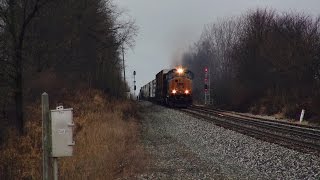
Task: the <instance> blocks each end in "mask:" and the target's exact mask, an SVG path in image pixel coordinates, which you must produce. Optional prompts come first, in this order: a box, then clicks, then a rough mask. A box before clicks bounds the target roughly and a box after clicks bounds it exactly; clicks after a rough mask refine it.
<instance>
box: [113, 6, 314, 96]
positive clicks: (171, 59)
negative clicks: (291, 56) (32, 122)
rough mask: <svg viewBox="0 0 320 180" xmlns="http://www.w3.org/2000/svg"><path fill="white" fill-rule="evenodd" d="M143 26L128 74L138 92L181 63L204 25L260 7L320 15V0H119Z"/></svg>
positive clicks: (128, 56) (131, 53)
mask: <svg viewBox="0 0 320 180" xmlns="http://www.w3.org/2000/svg"><path fill="white" fill-rule="evenodd" d="M114 3H115V4H116V5H117V6H118V7H119V8H120V9H124V10H125V11H126V13H127V14H129V15H130V16H131V17H132V18H133V19H135V21H136V25H137V26H138V27H139V32H138V36H137V37H136V43H135V47H134V48H133V50H129V51H127V54H126V55H125V59H126V74H127V80H128V81H129V84H130V85H131V86H132V84H133V83H132V82H133V75H132V73H133V71H134V70H135V71H136V72H137V76H136V81H137V92H138V91H139V89H140V87H141V86H142V85H144V84H146V83H148V82H149V81H151V80H153V79H154V78H155V74H156V73H157V72H159V71H160V70H161V69H166V68H170V67H172V66H173V65H174V64H177V62H179V60H180V57H181V54H182V52H183V50H184V49H185V48H188V46H190V45H192V44H193V43H194V42H196V41H197V40H198V39H199V36H200V35H201V32H202V29H203V26H204V25H206V24H209V23H213V22H215V21H217V20H218V19H221V18H228V17H232V16H241V15H242V14H244V13H246V12H247V11H249V10H254V9H256V8H269V9H274V10H277V12H290V11H295V12H300V13H304V14H309V15H312V16H314V17H316V16H318V15H319V14H320V1H319V0H308V1H301V0H281V1H279V0H265V1H263V0H223V1H222V0H161V1H159V0H157V1H155V0H135V1H133V0H115V1H114Z"/></svg>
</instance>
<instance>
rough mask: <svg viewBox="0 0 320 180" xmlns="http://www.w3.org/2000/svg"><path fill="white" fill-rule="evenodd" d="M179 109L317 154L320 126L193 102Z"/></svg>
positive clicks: (319, 142)
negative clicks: (229, 111)
mask: <svg viewBox="0 0 320 180" xmlns="http://www.w3.org/2000/svg"><path fill="white" fill-rule="evenodd" d="M180 111H182V112H185V113H188V114H191V115H192V116H195V117H197V118H202V119H205V120H207V121H210V122H212V123H214V124H216V125H218V126H221V127H224V128H227V129H231V130H234V131H237V132H240V133H242V134H246V135H249V136H252V137H254V138H257V139H262V140H264V141H268V142H271V143H276V144H279V145H282V146H285V147H288V148H291V149H296V150H299V151H303V152H312V153H317V154H320V129H319V128H311V127H309V126H301V125H294V124H290V123H284V122H277V121H272V120H265V119H261V118H252V117H250V118H249V117H239V116H234V115H229V114H226V113H225V112H224V111H222V110H216V109H212V108H208V107H202V106H192V107H189V108H188V109H180Z"/></svg>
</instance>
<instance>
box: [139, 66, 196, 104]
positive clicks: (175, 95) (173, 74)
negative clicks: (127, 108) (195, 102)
mask: <svg viewBox="0 0 320 180" xmlns="http://www.w3.org/2000/svg"><path fill="white" fill-rule="evenodd" d="M192 79H193V73H192V72H191V71H189V70H187V69H183V68H181V67H179V68H175V69H171V70H168V69H165V70H162V71H160V72H159V73H157V74H156V79H155V80H153V81H151V82H149V83H148V84H146V85H144V86H143V87H142V88H141V89H140V98H141V99H147V100H154V101H157V102H158V103H161V104H165V105H168V106H170V107H172V106H180V107H186V106H189V105H191V104H192Z"/></svg>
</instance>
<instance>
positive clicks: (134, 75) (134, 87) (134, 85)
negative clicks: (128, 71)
mask: <svg viewBox="0 0 320 180" xmlns="http://www.w3.org/2000/svg"><path fill="white" fill-rule="evenodd" d="M136 75H137V73H136V71H133V91H134V98H136V90H137V86H136Z"/></svg>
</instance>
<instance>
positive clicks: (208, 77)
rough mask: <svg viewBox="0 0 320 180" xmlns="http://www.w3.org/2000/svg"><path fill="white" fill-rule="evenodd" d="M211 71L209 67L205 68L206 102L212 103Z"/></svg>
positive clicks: (206, 103)
mask: <svg viewBox="0 0 320 180" xmlns="http://www.w3.org/2000/svg"><path fill="white" fill-rule="evenodd" d="M210 102H211V101H210V71H209V68H208V67H205V68H204V104H205V105H209V104H210Z"/></svg>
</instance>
